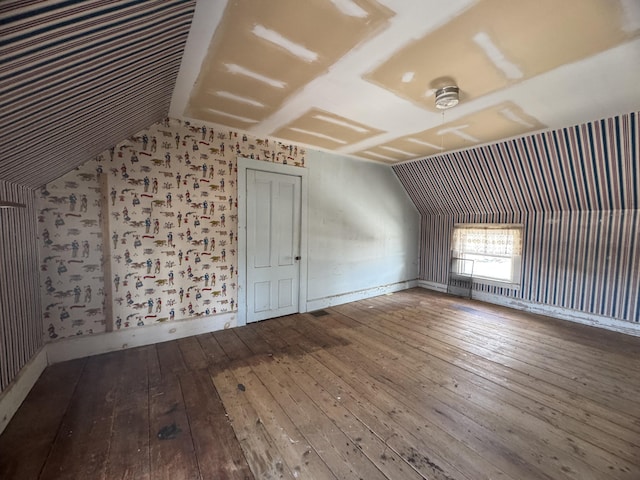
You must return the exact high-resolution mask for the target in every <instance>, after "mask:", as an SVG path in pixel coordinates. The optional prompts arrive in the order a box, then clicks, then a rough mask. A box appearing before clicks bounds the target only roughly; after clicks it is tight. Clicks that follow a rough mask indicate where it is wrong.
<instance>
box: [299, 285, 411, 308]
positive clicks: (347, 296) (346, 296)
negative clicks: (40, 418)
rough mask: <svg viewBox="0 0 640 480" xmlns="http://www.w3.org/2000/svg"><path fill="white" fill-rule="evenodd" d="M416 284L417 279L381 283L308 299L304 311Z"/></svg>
mask: <svg viewBox="0 0 640 480" xmlns="http://www.w3.org/2000/svg"><path fill="white" fill-rule="evenodd" d="M417 286H418V281H417V280H406V281H404V282H398V283H391V284H389V285H382V286H380V287H373V288H367V289H364V290H358V291H356V292H349V293H343V294H341V295H334V296H331V297H324V298H317V299H314V300H308V301H307V309H306V311H307V312H313V311H314V310H321V309H323V308H329V307H334V306H336V305H342V304H344V303H349V302H356V301H358V300H364V299H366V298H371V297H377V296H378V295H385V294H387V293H393V292H399V291H401V290H407V289H409V288H413V287H417Z"/></svg>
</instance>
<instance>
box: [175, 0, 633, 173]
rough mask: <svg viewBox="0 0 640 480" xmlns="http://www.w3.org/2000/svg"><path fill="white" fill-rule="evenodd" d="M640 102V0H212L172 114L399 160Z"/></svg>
mask: <svg viewBox="0 0 640 480" xmlns="http://www.w3.org/2000/svg"><path fill="white" fill-rule="evenodd" d="M251 75H253V77H251ZM264 77H266V80H265V78H264ZM443 77H450V78H451V79H453V80H454V81H455V83H456V84H457V85H458V86H459V87H460V89H461V92H462V94H461V97H462V98H461V102H460V104H459V105H458V106H457V107H455V108H453V109H450V110H447V111H446V112H445V114H444V116H443V115H442V114H441V113H440V112H439V111H437V110H436V109H435V108H433V96H432V91H433V88H434V87H437V86H439V82H440V83H442V78H443ZM269 81H270V82H271V83H267V82H269ZM274 85H275V86H274ZM638 109H640V1H638V0H562V2H558V1H557V0H520V1H518V2H514V1H513V0H476V1H473V0H450V1H447V2H443V1H441V0H378V1H375V0H305V1H299V0H274V1H270V2H255V1H251V0H229V1H215V2H212V1H202V0H201V1H199V2H198V3H197V6H196V12H195V15H194V19H193V23H192V27H191V31H190V36H189V39H188V41H187V46H186V49H185V52H184V56H183V61H182V66H181V70H180V73H179V75H178V80H177V83H176V87H175V89H174V93H173V98H172V103H171V108H170V115H172V116H176V117H184V118H190V119H195V120H202V121H208V122H213V123H219V124H223V125H226V126H233V127H235V128H239V129H242V130H246V131H248V132H251V133H253V134H255V135H257V136H275V137H278V138H282V139H285V140H292V141H296V142H300V143H304V144H307V145H311V146H316V147H319V148H322V149H326V150H330V151H335V152H338V153H341V154H348V155H354V156H358V157H361V158H366V159H369V160H377V161H384V162H388V163H396V162H399V161H404V160H410V159H413V158H422V157H426V156H430V155H433V154H437V153H441V152H443V151H450V150H456V149H459V148H468V147H474V146H478V145H481V144H485V143H488V142H493V141H496V140H499V139H503V138H507V137H512V136H517V135H520V134H524V133H530V132H532V131H539V130H543V129H547V128H559V127H565V126H570V125H574V124H578V123H582V122H585V121H589V120H596V119H600V118H604V117H610V116H614V115H618V114H622V113H628V112H631V111H636V110H638Z"/></svg>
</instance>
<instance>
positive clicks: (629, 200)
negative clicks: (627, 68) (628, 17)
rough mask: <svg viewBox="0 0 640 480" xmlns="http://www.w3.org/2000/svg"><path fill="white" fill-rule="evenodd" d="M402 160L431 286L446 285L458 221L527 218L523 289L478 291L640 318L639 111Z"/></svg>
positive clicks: (501, 298) (506, 299)
mask: <svg viewBox="0 0 640 480" xmlns="http://www.w3.org/2000/svg"><path fill="white" fill-rule="evenodd" d="M394 170H395V171H396V173H397V174H398V176H399V178H400V179H401V181H402V182H403V185H404V186H405V188H406V189H407V191H408V193H409V195H410V196H411V198H412V199H413V201H414V202H415V203H416V205H417V206H418V209H419V211H420V212H421V213H422V220H421V225H422V229H421V241H420V245H421V266H420V278H421V279H422V280H424V281H425V282H427V285H429V286H430V287H432V288H438V289H444V288H446V284H447V280H448V264H449V257H450V241H451V233H452V230H453V226H454V225H455V224H456V223H522V224H523V225H524V227H525V228H524V235H525V238H524V249H523V265H522V267H523V272H522V285H521V289H520V290H508V289H504V288H498V287H493V286H486V285H482V284H478V283H477V284H474V293H475V294H476V295H477V297H478V298H483V299H487V300H488V301H495V302H497V303H504V304H507V305H510V306H513V307H515V308H525V307H526V306H525V304H524V303H519V301H524V302H532V303H533V304H540V305H544V306H548V307H551V310H548V309H547V310H546V311H553V307H558V308H560V309H568V310H567V311H566V312H564V311H563V312H564V313H563V314H564V315H567V318H569V317H571V316H572V315H574V313H573V312H576V313H577V312H582V313H584V314H586V315H595V316H602V317H607V318H609V319H614V320H612V321H613V322H614V323H615V322H616V321H623V322H632V323H634V324H636V325H637V324H638V322H639V321H640V239H639V233H640V212H639V210H638V207H639V206H640V176H639V175H638V173H639V172H640V124H639V123H638V114H637V113H631V114H628V115H621V116H618V117H614V118H609V119H605V120H601V121H596V122H589V123H586V124H582V125H578V126H575V127H570V128H565V129H560V130H556V131H550V132H545V133H541V134H537V135H531V136H527V137H523V138H520V139H516V140H511V141H507V142H501V143H498V144H494V145H490V146H486V147H480V148H476V149H472V150H467V151H462V152H457V153H452V154H445V155H442V156H439V157H434V158H430V159H425V160H421V161H418V162H410V163H405V164H402V165H397V166H395V167H394ZM527 308H528V307H527ZM555 311H556V312H558V310H555ZM583 318H588V317H583ZM595 318H597V317H595ZM596 321H600V320H596ZM617 325H620V328H621V329H623V330H625V329H627V327H625V326H624V324H623V323H621V322H617ZM625 331H628V329H627V330H625Z"/></svg>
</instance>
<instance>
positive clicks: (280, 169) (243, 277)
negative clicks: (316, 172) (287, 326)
mask: <svg viewBox="0 0 640 480" xmlns="http://www.w3.org/2000/svg"><path fill="white" fill-rule="evenodd" d="M249 169H251V170H260V171H263V172H271V173H282V174H285V175H293V176H296V177H300V256H301V257H302V258H301V259H300V288H299V289H298V292H299V293H298V309H299V310H300V312H306V305H307V265H308V258H307V257H308V247H307V228H308V217H307V212H308V188H307V185H308V184H307V173H308V171H307V169H306V168H301V167H293V166H291V165H282V164H280V163H270V162H263V161H260V160H253V159H250V158H244V157H238V317H237V318H238V326H242V325H246V324H247V170H249Z"/></svg>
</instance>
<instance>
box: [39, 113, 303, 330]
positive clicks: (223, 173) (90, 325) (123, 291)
mask: <svg viewBox="0 0 640 480" xmlns="http://www.w3.org/2000/svg"><path fill="white" fill-rule="evenodd" d="M304 155H305V151H304V150H303V149H302V148H300V147H298V146H296V145H285V144H283V143H280V142H278V141H274V140H270V139H257V138H254V137H251V136H249V135H246V134H243V133H238V132H236V131H234V130H228V129H225V130H223V129H221V127H218V128H211V127H209V126H203V125H195V124H190V123H189V122H182V121H180V120H174V119H166V120H164V121H163V122H161V123H158V124H154V125H153V126H151V127H150V128H148V129H146V130H143V131H141V132H139V133H137V134H136V135H134V136H133V137H131V138H129V139H127V140H125V141H123V142H121V143H120V144H118V145H116V146H115V147H114V148H112V149H110V150H108V151H105V152H103V153H102V154H100V155H98V157H97V158H95V159H93V160H91V161H89V162H87V163H85V164H83V165H82V166H80V167H78V168H77V169H75V170H74V171H72V172H70V173H68V174H67V175H65V176H64V177H62V178H60V179H58V180H56V181H55V182H51V183H49V184H47V185H46V186H45V187H43V188H42V189H41V192H40V200H39V202H40V206H39V217H38V220H39V225H40V249H41V259H42V260H41V288H42V298H43V306H42V308H43V316H44V329H45V332H46V334H47V335H48V337H49V338H50V339H55V338H63V337H68V336H72V335H83V334H92V333H100V332H104V331H105V328H106V327H105V324H106V315H107V313H108V309H105V302H104V300H105V287H108V288H110V289H111V291H112V295H113V299H114V301H113V302H112V305H111V308H112V310H113V311H112V316H113V329H114V330H119V329H124V328H130V327H137V326H144V325H149V324H152V323H156V322H165V321H172V320H178V319H184V318H190V317H195V316H202V315H214V314H217V313H223V312H231V311H235V310H237V304H236V303H237V283H236V275H237V269H238V263H237V251H236V243H237V165H236V161H237V157H238V156H245V157H248V158H254V159H257V160H264V161H269V162H276V163H286V164H290V165H295V166H300V167H304ZM101 194H103V195H104V197H103V198H105V199H106V205H102V202H101V200H100V199H101ZM102 211H104V212H106V215H107V216H108V218H106V219H104V220H105V222H106V223H107V225H108V231H105V230H104V229H103V228H102V223H103V219H102V218H101V212H102ZM105 242H108V249H109V250H110V255H111V262H110V263H109V267H110V269H111V275H110V278H105V270H106V269H103V267H102V263H103V252H104V250H106V247H107V245H104V247H105V248H103V244H104V243H105ZM105 282H109V284H108V285H106V284H105Z"/></svg>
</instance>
